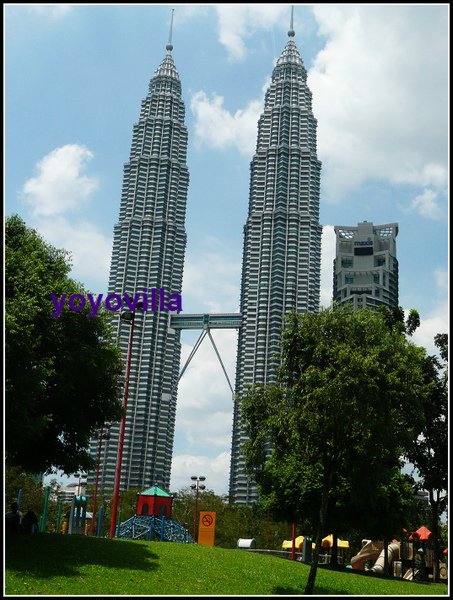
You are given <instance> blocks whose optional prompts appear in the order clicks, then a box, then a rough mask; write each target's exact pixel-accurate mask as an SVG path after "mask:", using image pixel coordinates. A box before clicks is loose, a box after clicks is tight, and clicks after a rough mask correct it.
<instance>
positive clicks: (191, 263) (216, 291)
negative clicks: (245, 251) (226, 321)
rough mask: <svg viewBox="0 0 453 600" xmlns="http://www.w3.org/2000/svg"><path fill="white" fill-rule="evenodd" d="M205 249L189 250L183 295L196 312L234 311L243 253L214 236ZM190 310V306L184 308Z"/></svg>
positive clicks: (236, 306)
mask: <svg viewBox="0 0 453 600" xmlns="http://www.w3.org/2000/svg"><path fill="white" fill-rule="evenodd" d="M205 244H206V246H207V247H206V249H204V250H201V251H198V252H197V253H192V252H190V253H188V254H187V256H186V260H185V266H184V278H183V296H184V299H186V300H187V302H188V305H192V304H193V305H194V306H196V307H197V308H196V309H195V310H196V312H201V311H203V312H234V311H236V310H239V309H238V306H239V285H240V281H241V256H240V255H237V256H236V257H234V256H232V255H231V249H228V248H226V247H224V245H223V244H222V243H221V242H220V241H219V240H216V239H215V238H213V237H210V238H208V239H206V240H205ZM184 310H187V308H184Z"/></svg>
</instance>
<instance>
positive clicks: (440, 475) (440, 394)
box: [405, 334, 448, 581]
mask: <svg viewBox="0 0 453 600" xmlns="http://www.w3.org/2000/svg"><path fill="white" fill-rule="evenodd" d="M434 340H435V344H436V346H437V347H438V348H439V352H440V357H441V359H442V360H439V358H438V357H436V356H427V357H426V358H425V361H424V364H423V373H424V377H425V383H426V386H427V388H428V394H427V395H426V396H425V397H424V402H423V406H422V413H421V419H420V427H419V429H420V434H419V435H418V436H417V437H416V438H414V439H413V440H411V443H409V445H408V446H407V447H406V449H405V456H406V458H407V459H408V461H409V462H410V463H412V464H413V465H414V467H415V469H416V471H417V473H418V476H419V479H418V483H417V485H418V487H419V488H421V489H424V490H426V491H427V492H428V495H429V505H430V509H431V519H430V521H431V522H430V528H431V531H432V532H433V543H434V550H435V553H436V555H437V556H438V558H441V556H440V537H441V536H440V529H439V518H440V515H441V514H442V512H443V511H444V510H445V508H446V506H447V500H448V495H447V489H448V376H447V367H446V363H447V361H448V336H447V334H437V335H436V337H435V338H434ZM433 576H434V581H438V563H437V561H434V572H433Z"/></svg>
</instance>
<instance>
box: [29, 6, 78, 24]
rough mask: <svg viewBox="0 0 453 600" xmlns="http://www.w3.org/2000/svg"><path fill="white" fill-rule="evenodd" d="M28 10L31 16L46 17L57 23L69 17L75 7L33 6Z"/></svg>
mask: <svg viewBox="0 0 453 600" xmlns="http://www.w3.org/2000/svg"><path fill="white" fill-rule="evenodd" d="M26 8H27V10H28V11H29V12H30V13H31V14H35V15H38V16H42V17H45V18H46V19H50V20H51V21H57V20H59V19H61V18H63V17H66V16H67V15H69V14H70V13H71V12H72V11H73V9H74V6H73V5H71V4H33V5H28V6H27V7H26Z"/></svg>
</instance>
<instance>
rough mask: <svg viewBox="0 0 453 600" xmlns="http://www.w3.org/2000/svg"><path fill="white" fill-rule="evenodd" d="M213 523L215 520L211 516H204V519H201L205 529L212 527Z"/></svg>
mask: <svg viewBox="0 0 453 600" xmlns="http://www.w3.org/2000/svg"><path fill="white" fill-rule="evenodd" d="M213 521H214V519H213V518H212V517H211V515H203V518H202V519H201V522H202V523H203V525H204V526H205V527H210V526H211V525H212V523H213Z"/></svg>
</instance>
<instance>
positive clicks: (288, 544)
mask: <svg viewBox="0 0 453 600" xmlns="http://www.w3.org/2000/svg"><path fill="white" fill-rule="evenodd" d="M333 544H334V539H333V535H332V534H330V535H327V536H326V537H324V538H323V539H322V541H321V548H322V549H324V550H327V549H328V548H332V547H333ZM292 546H293V542H292V540H284V541H283V543H282V549H283V550H292ZM315 546H316V544H315V542H313V540H312V538H311V537H305V536H303V535H299V536H297V537H296V538H295V549H296V550H298V551H299V552H302V556H301V560H302V562H311V557H312V550H314V549H315ZM337 548H338V549H339V550H340V552H341V555H340V556H338V561H339V563H342V562H344V556H343V552H344V551H345V550H348V549H349V542H348V541H347V540H341V539H339V538H338V539H337ZM329 560H330V556H329V554H320V555H319V562H320V564H323V563H325V564H327V563H328V562H329Z"/></svg>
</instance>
